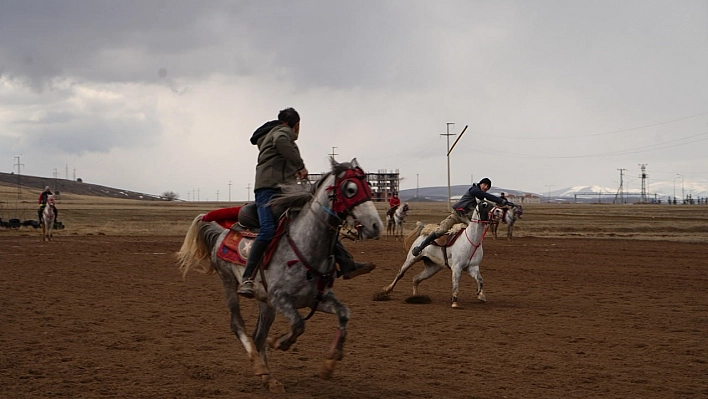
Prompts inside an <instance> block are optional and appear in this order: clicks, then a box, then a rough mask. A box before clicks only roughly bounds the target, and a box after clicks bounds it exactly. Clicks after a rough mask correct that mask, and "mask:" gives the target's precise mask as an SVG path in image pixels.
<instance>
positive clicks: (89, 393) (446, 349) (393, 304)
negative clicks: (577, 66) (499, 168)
mask: <svg viewBox="0 0 708 399" xmlns="http://www.w3.org/2000/svg"><path fill="white" fill-rule="evenodd" d="M180 244H181V238H180V237H152V238H151V237H121V236H117V237H116V236H113V237H111V236H60V237H55V240H54V241H53V242H50V243H42V242H41V241H40V237H39V233H37V236H36V237H34V236H4V237H0V267H1V268H2V278H0V317H1V320H2V333H1V334H0V347H2V352H1V354H0V397H3V398H52V397H61V398H263V397H266V398H272V397H284V398H303V399H304V398H406V399H411V398H489V399H496V398H662V399H663V398H707V397H708V378H707V377H706V376H707V375H708V338H707V337H708V335H707V333H706V331H708V295H706V291H707V289H708V262H707V261H706V246H705V244H696V243H682V242H663V241H642V240H622V239H603V240H594V239H586V238H577V239H572V238H565V239H562V238H533V237H520V238H517V239H515V240H514V241H511V242H509V241H506V240H496V241H495V240H491V239H489V240H487V241H486V242H485V257H484V261H483V262H482V274H483V276H484V278H485V291H486V294H487V300H488V302H487V303H486V304H482V303H478V302H476V301H475V299H474V298H475V292H474V291H475V287H476V286H475V284H474V280H473V279H472V278H470V277H469V276H463V283H462V292H461V298H460V300H461V301H462V305H463V306H462V308H461V309H452V308H451V307H450V303H449V297H450V273H449V271H442V272H441V273H439V274H438V275H437V276H435V277H433V278H432V279H430V280H428V281H426V282H424V283H423V284H422V285H421V290H422V293H424V294H426V295H428V296H430V298H431V299H432V303H430V304H408V303H405V299H406V298H407V297H408V296H409V295H410V294H411V284H410V281H411V278H412V277H413V275H414V273H417V272H419V271H420V270H421V269H422V267H414V268H413V269H412V270H411V272H410V275H407V276H406V277H405V278H404V279H403V280H402V281H401V283H400V284H399V285H398V286H397V287H396V290H395V291H394V293H393V296H392V298H391V300H389V301H383V302H376V301H373V300H372V297H373V296H374V294H375V293H376V292H377V291H378V290H379V289H380V288H381V287H383V286H384V285H387V284H388V283H389V282H390V281H391V280H392V279H393V277H394V275H395V274H396V272H397V270H398V268H399V266H400V264H401V262H402V261H403V259H404V253H403V250H402V248H401V244H400V243H399V242H396V241H393V240H385V239H384V240H380V241H374V242H364V243H350V242H347V244H346V245H347V246H348V247H349V248H350V249H351V250H352V252H354V253H355V255H356V256H357V258H358V259H359V260H363V261H369V260H373V261H375V262H376V263H377V265H378V268H377V269H376V270H375V271H374V272H373V273H372V274H370V275H366V276H361V277H358V278H356V279H354V280H348V281H342V280H338V281H337V283H336V285H335V291H336V292H337V295H338V297H339V298H340V299H341V300H342V301H343V302H344V303H346V304H347V305H348V306H349V307H350V308H351V310H352V319H351V323H350V331H349V339H348V341H347V344H346V346H345V357H344V359H343V360H342V361H341V362H340V364H339V365H338V368H337V370H336V371H335V374H334V376H333V378H332V379H331V380H329V381H323V380H321V379H319V378H318V377H317V376H316V375H317V372H318V369H319V366H320V363H321V361H322V359H323V357H324V355H325V353H326V352H327V350H328V347H329V345H330V342H331V340H332V339H333V337H334V334H335V329H336V322H335V320H334V317H333V316H331V315H324V314H318V315H316V316H315V317H314V318H313V319H312V320H310V321H309V322H308V323H307V331H306V332H305V334H304V335H303V336H302V337H301V338H300V340H299V341H298V342H297V343H296V344H295V346H294V347H293V348H291V350H290V351H288V352H280V351H271V353H270V360H271V364H270V365H271V369H272V371H273V373H274V376H275V377H276V378H278V379H279V380H280V381H281V382H282V383H283V384H284V385H285V389H286V393H285V394H284V395H276V394H273V393H269V392H266V391H265V390H264V389H263V388H262V387H261V385H260V380H259V379H258V378H257V377H255V376H253V374H252V369H251V366H250V363H249V361H248V359H247V358H246V355H245V352H244V350H243V348H242V346H241V344H240V343H239V342H238V341H237V340H236V338H235V337H234V336H233V334H232V333H231V331H230V330H229V324H228V323H229V314H228V312H227V310H226V306H225V304H224V299H223V295H222V288H221V283H220V281H219V279H218V277H217V276H216V275H208V276H206V275H200V274H190V275H189V276H188V278H187V280H186V281H183V280H182V278H181V275H180V274H179V272H178V270H177V266H176V264H175V261H174V259H173V258H172V253H173V252H175V251H176V250H177V249H178V248H179V245H180ZM245 308H246V310H245V314H246V317H247V321H248V326H249V327H250V328H252V327H253V325H254V323H255V320H254V317H253V315H254V314H255V313H254V312H255V306H254V304H253V303H252V302H249V303H248V304H247V305H246V306H245ZM303 312H304V311H303ZM285 329H286V326H285V325H284V323H283V321H282V319H281V318H279V319H278V320H277V321H276V325H275V326H274V329H273V332H272V334H273V335H275V334H281V333H283V332H284V331H285Z"/></svg>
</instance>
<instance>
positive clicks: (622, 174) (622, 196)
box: [612, 168, 627, 204]
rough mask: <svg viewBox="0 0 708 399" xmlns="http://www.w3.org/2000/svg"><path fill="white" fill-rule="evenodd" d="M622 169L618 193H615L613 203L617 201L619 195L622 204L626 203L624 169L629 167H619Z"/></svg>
mask: <svg viewBox="0 0 708 399" xmlns="http://www.w3.org/2000/svg"><path fill="white" fill-rule="evenodd" d="M617 170H619V171H620V186H619V188H618V189H617V194H615V199H614V201H612V203H613V204H615V203H617V197H618V196H619V199H620V204H624V179H623V177H624V171H625V170H627V169H622V168H620V169H617Z"/></svg>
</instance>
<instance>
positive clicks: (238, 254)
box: [216, 230, 256, 265]
mask: <svg viewBox="0 0 708 399" xmlns="http://www.w3.org/2000/svg"><path fill="white" fill-rule="evenodd" d="M255 236H256V233H251V232H247V231H233V230H230V231H229V232H228V233H227V234H226V237H224V241H222V242H221V246H219V249H218V250H217V251H216V255H217V256H218V257H219V258H221V259H223V260H225V261H227V262H231V263H236V264H237V265H245V264H246V259H248V254H249V252H251V244H253V238H254V237H255Z"/></svg>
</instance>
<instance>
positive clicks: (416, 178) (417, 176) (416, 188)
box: [415, 173, 420, 199]
mask: <svg viewBox="0 0 708 399" xmlns="http://www.w3.org/2000/svg"><path fill="white" fill-rule="evenodd" d="M419 177H420V176H419V175H418V174H417V173H416V174H415V198H416V199H417V198H418V186H420V184H419V180H418V178H419Z"/></svg>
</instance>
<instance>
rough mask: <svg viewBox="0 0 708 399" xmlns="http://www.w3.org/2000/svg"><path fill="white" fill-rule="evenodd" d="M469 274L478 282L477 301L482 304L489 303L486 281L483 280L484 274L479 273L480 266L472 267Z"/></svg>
mask: <svg viewBox="0 0 708 399" xmlns="http://www.w3.org/2000/svg"><path fill="white" fill-rule="evenodd" d="M469 273H470V276H472V278H474V279H475V281H477V299H478V300H480V301H481V302H487V297H486V296H485V295H484V280H483V279H482V273H480V272H479V266H473V267H470V268H469Z"/></svg>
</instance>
